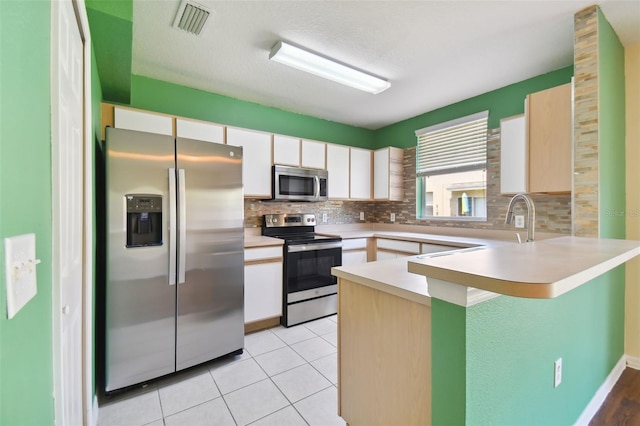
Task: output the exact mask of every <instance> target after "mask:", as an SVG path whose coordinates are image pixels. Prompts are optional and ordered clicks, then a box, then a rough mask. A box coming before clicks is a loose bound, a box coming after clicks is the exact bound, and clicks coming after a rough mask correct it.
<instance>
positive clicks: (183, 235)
mask: <svg viewBox="0 0 640 426" xmlns="http://www.w3.org/2000/svg"><path fill="white" fill-rule="evenodd" d="M178 208H179V209H180V210H179V213H178V220H179V221H180V224H179V226H178V233H179V236H178V259H179V261H178V284H183V283H184V280H185V278H184V277H185V269H186V264H187V191H186V183H185V176H184V169H178Z"/></svg>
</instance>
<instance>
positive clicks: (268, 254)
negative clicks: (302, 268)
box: [244, 246, 282, 262]
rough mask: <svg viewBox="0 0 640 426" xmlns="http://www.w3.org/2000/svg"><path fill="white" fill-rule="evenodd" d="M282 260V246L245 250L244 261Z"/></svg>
mask: <svg viewBox="0 0 640 426" xmlns="http://www.w3.org/2000/svg"><path fill="white" fill-rule="evenodd" d="M263 259H280V260H279V261H281V259H282V246H271V247H257V248H248V249H245V250H244V261H245V262H247V261H252V260H263Z"/></svg>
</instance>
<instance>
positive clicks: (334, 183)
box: [327, 143, 349, 199]
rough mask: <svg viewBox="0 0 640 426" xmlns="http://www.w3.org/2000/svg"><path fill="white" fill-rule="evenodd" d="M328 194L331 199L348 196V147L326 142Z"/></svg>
mask: <svg viewBox="0 0 640 426" xmlns="http://www.w3.org/2000/svg"><path fill="white" fill-rule="evenodd" d="M327 173H328V175H329V188H328V191H329V192H328V196H329V198H331V199H336V198H338V199H347V198H349V147H348V146H343V145H334V144H331V143H329V144H327Z"/></svg>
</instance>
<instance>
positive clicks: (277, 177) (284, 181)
mask: <svg viewBox="0 0 640 426" xmlns="http://www.w3.org/2000/svg"><path fill="white" fill-rule="evenodd" d="M327 178H328V173H327V171H326V170H319V169H303V168H300V167H289V166H279V165H275V166H273V176H272V179H271V187H272V192H271V194H272V198H273V199H274V200H283V201H327Z"/></svg>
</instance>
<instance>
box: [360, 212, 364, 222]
mask: <svg viewBox="0 0 640 426" xmlns="http://www.w3.org/2000/svg"><path fill="white" fill-rule="evenodd" d="M360 220H364V212H360Z"/></svg>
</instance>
